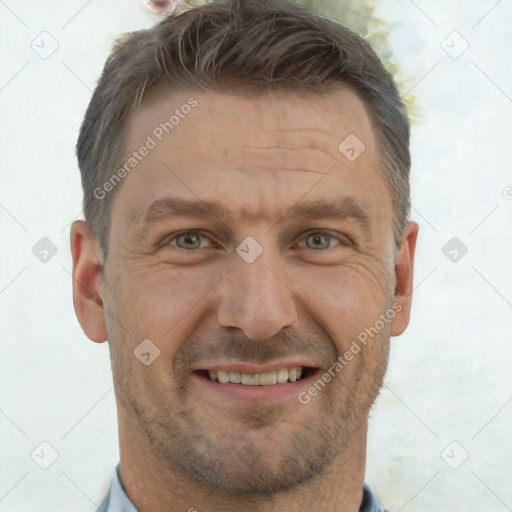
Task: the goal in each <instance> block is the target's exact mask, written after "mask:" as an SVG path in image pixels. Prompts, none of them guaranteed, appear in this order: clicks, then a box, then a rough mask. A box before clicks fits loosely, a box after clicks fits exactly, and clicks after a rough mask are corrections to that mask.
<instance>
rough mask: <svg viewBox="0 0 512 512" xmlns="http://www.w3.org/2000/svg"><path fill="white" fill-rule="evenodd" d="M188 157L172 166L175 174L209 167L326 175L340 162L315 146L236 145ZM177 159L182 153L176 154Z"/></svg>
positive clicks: (212, 168)
mask: <svg viewBox="0 0 512 512" xmlns="http://www.w3.org/2000/svg"><path fill="white" fill-rule="evenodd" d="M182 155H183V156H185V157H186V159H187V165H186V167H187V168H180V165H179V163H178V164H177V165H176V164H175V168H176V170H177V172H178V173H180V174H181V173H183V174H188V173H193V172H204V171H209V170H228V169H229V170H241V171H258V170H274V171H275V170H283V171H305V172H315V173H319V174H327V173H328V172H329V171H330V170H331V169H332V168H333V165H343V164H342V163H341V162H340V161H339V160H337V159H335V158H334V157H333V156H332V155H329V154H328V153H326V152H325V151H323V150H321V149H316V148H291V149H288V148H281V147H279V148H261V147H254V146H236V147H228V148H222V149H221V148H218V149H217V150H216V151H214V152H211V151H204V152H201V154H196V155H194V157H193V158H192V159H191V158H190V155H185V154H183V153H182ZM177 156H178V158H179V156H181V155H179V154H178V155H177Z"/></svg>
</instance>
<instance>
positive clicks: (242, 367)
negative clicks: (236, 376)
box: [193, 359, 318, 373]
mask: <svg viewBox="0 0 512 512" xmlns="http://www.w3.org/2000/svg"><path fill="white" fill-rule="evenodd" d="M298 367H303V368H304V367H307V368H318V365H317V364H314V363H311V362H310V361H301V360H300V359H293V360H292V359H290V360H286V361H275V362H272V363H268V364H264V365H259V364H253V363H245V362H241V361H225V362H222V361H216V362H212V363H207V364H202V365H199V366H197V368H193V371H206V370H226V371H231V372H240V373H262V372H271V371H274V370H279V369H281V368H298Z"/></svg>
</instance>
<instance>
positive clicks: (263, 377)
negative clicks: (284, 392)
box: [208, 367, 302, 386]
mask: <svg viewBox="0 0 512 512" xmlns="http://www.w3.org/2000/svg"><path fill="white" fill-rule="evenodd" d="M208 376H209V377H210V380H213V381H214V382H217V381H218V382H220V383H221V384H226V383H228V382H231V383H232V384H244V385H246V386H271V385H272V384H276V383H279V384H283V383H284V382H296V381H298V380H300V378H301V377H302V368H301V367H296V368H281V369H279V370H274V371H271V372H260V373H242V372H232V371H225V370H208Z"/></svg>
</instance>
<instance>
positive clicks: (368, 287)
mask: <svg viewBox="0 0 512 512" xmlns="http://www.w3.org/2000/svg"><path fill="white" fill-rule="evenodd" d="M294 281H295V283H294V286H293V287H292V289H293V290H297V291H296V293H297V296H298V297H299V298H300V300H301V301H302V302H303V303H304V305H305V306H306V308H307V309H306V311H307V313H306V314H308V315H309V316H310V317H311V321H313V322H316V323H319V324H320V325H321V326H322V327H323V328H324V329H325V330H326V331H327V332H328V334H329V336H330V337H331V339H332V340H333V342H334V343H335V344H336V345H337V348H338V350H340V349H345V348H346V345H347V343H348V344H349V345H350V343H351V341H352V340H353V339H355V338H356V337H357V335H358V334H359V333H360V332H361V331H363V330H364V329H365V327H369V326H371V325H373V324H374V323H375V321H376V319H378V318H379V315H380V314H381V313H383V312H384V310H385V309H386V307H387V304H388V300H389V299H388V296H387V295H388V294H387V291H386V287H385V281H384V280H383V279H378V278H377V274H376V273H375V271H373V272H370V271H369V270H367V269H365V268H364V267H362V266H361V265H353V266H350V265H347V266H344V267H343V268H336V269H334V268H333V269H325V268H323V269H318V270H316V271H311V270H308V271H307V272H304V273H300V272H296V273H295V275H294Z"/></svg>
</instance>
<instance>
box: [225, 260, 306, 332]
mask: <svg viewBox="0 0 512 512" xmlns="http://www.w3.org/2000/svg"><path fill="white" fill-rule="evenodd" d="M267 262H268V258H267V257H266V253H265V251H263V253H262V255H261V256H260V257H259V258H258V259H256V261H254V262H252V263H246V262H245V261H243V260H242V259H240V260H238V261H236V262H235V265H234V266H233V269H232V270H231V271H230V272H229V273H228V275H227V276H226V277H225V278H224V279H223V280H222V284H221V286H222V288H221V302H220V306H219V308H218V311H217V317H218V322H219V325H220V326H222V327H231V328H239V329H242V330H243V331H244V333H245V335H246V336H248V337H249V338H250V339H252V340H254V341H264V340H266V339H269V338H271V337H272V336H274V335H275V334H277V333H278V332H279V331H280V330H281V329H284V328H285V327H289V326H293V325H294V324H295V323H296V322H297V320H298V311H297V302H296V301H297V300H298V299H297V298H296V296H295V295H294V294H293V292H292V291H291V289H290V287H289V285H288V283H287V282H285V281H284V280H283V277H282V274H283V272H279V273H277V272H276V270H274V268H275V265H273V267H272V268H273V269H272V270H271V268H270V267H269V266H268V265H267ZM280 274H281V275H280Z"/></svg>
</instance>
